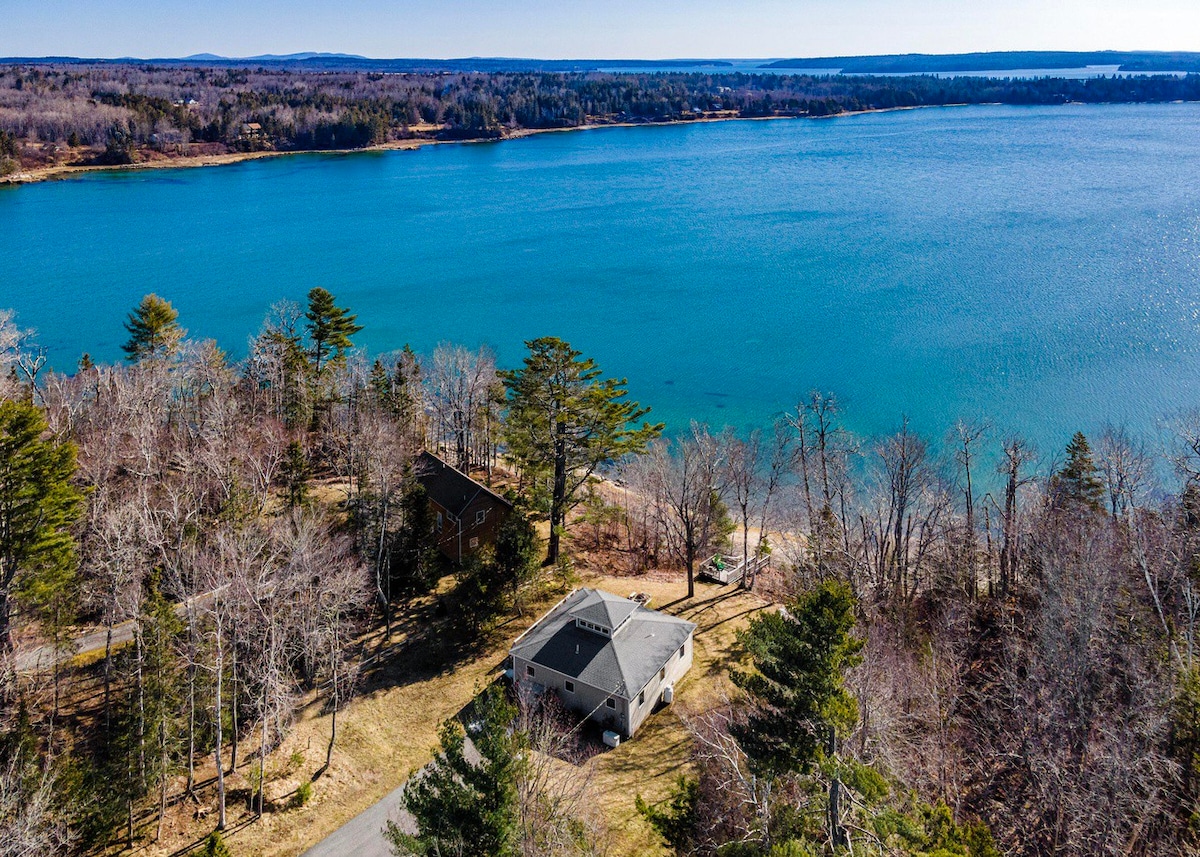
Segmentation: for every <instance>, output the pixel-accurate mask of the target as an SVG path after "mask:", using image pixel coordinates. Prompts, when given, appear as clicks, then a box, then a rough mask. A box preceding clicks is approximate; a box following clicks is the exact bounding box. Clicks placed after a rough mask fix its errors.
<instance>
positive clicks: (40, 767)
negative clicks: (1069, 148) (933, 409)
mask: <svg viewBox="0 0 1200 857" xmlns="http://www.w3.org/2000/svg"><path fill="white" fill-rule="evenodd" d="M297 297H304V296H301V295H298V296H297ZM122 321H123V322H124V329H125V331H126V333H127V335H128V336H127V340H126V342H125V345H124V351H125V359H124V360H122V361H121V362H120V363H117V364H112V365H97V364H95V363H94V362H93V361H92V360H91V359H90V358H88V357H87V356H86V355H85V356H84V357H83V358H82V359H81V360H80V362H79V365H78V367H77V369H76V370H75V371H73V372H71V373H60V372H55V371H51V370H50V369H48V368H47V361H46V354H45V351H44V349H42V348H41V347H39V345H38V337H37V334H36V332H34V331H30V330H26V329H23V328H22V327H21V326H20V325H19V324H18V322H17V319H16V317H15V316H14V315H13V314H12V313H11V312H3V313H0V726H2V727H3V731H2V732H0V848H3V849H5V851H4V853H10V854H22V855H24V854H39V855H72V854H112V853H134V852H136V853H144V854H163V855H166V854H182V853H191V852H197V853H204V854H211V855H217V854H225V855H228V854H245V855H250V854H254V855H269V857H274V856H275V855H278V857H284V855H287V857H292V855H296V854H299V853H301V852H303V851H304V850H305V849H306V848H308V847H309V846H311V845H312V844H313V843H315V842H317V841H320V840H321V839H322V838H324V837H325V836H327V835H328V834H329V833H331V832H332V831H334V830H336V829H337V828H338V827H339V826H340V825H342V824H343V823H344V822H345V820H346V819H347V818H350V817H352V816H354V815H355V814H356V813H359V812H361V811H362V810H364V809H366V808H367V807H369V806H371V805H372V804H374V803H375V802H376V801H378V800H380V799H381V798H382V797H383V796H384V795H385V794H387V793H389V792H390V791H391V790H392V789H394V788H396V787H397V786H399V785H400V784H402V783H403V782H405V781H406V780H407V779H408V778H409V777H410V776H411V775H412V774H413V773H414V772H416V771H418V770H420V769H422V768H425V770H426V771H427V773H426V774H425V775H423V776H422V779H421V780H419V781H418V782H420V783H421V785H420V786H419V787H418V788H416V789H413V790H412V791H411V793H410V797H406V798H404V801H405V805H406V806H407V807H408V809H409V811H410V814H411V818H410V819H409V820H408V821H406V822H404V826H403V827H401V826H400V825H399V824H397V825H393V826H390V827H389V829H388V834H387V836H388V838H389V839H390V841H391V843H392V846H393V849H394V851H393V853H395V854H397V855H412V854H460V855H467V854H479V855H506V857H516V855H521V857H551V855H555V857H558V856H559V855H564V857H565V855H580V857H583V855H594V857H602V855H617V854H620V855H625V854H639V855H666V854H677V855H703V857H809V856H810V855H812V856H815V855H849V854H854V855H863V857H905V855H907V857H929V855H938V857H998V855H999V854H1001V853H1003V854H1009V855H1019V857H1026V855H1027V856H1028V857H1036V855H1049V854H1053V855H1060V857H1093V855H1114V857H1115V855H1145V857H1150V855H1162V854H1193V853H1196V849H1197V848H1198V847H1200V833H1198V829H1197V824H1196V818H1197V814H1198V812H1200V665H1197V662H1196V647H1197V643H1198V640H1197V637H1196V634H1197V616H1198V613H1200V599H1198V598H1197V589H1196V587H1197V582H1198V573H1197V560H1196V558H1197V556H1198V555H1200V417H1198V416H1197V414H1196V413H1195V412H1192V413H1188V414H1185V415H1184V416H1182V417H1180V418H1179V419H1178V420H1177V421H1176V423H1175V424H1174V429H1175V431H1174V434H1173V436H1172V437H1171V439H1170V440H1169V442H1168V443H1167V444H1165V445H1164V446H1162V447H1161V448H1158V449H1157V450H1152V449H1151V448H1150V447H1148V446H1147V444H1146V442H1145V441H1144V440H1143V439H1141V438H1138V437H1136V436H1132V435H1130V434H1129V433H1128V432H1125V431H1122V430H1120V429H1117V428H1107V429H1104V430H1103V431H1100V432H1097V433H1096V434H1095V435H1094V436H1093V437H1090V438H1089V437H1085V436H1084V435H1083V434H1081V433H1075V434H1074V435H1073V436H1071V437H1066V436H1064V437H1063V438H1062V446H1061V447H1059V448H1057V449H1045V450H1041V451H1038V450H1035V449H1034V448H1033V447H1032V446H1031V444H1030V443H1029V442H1028V441H1026V440H1024V439H1023V438H1022V437H1021V435H1020V428H1021V427H1020V426H1019V425H1000V424H990V423H987V422H968V421H957V422H955V423H953V424H952V425H948V426H947V427H946V428H947V433H946V434H945V436H944V437H941V438H926V437H922V436H920V435H918V434H917V433H915V432H914V431H913V430H912V429H911V427H910V426H909V425H908V424H907V422H906V421H905V420H904V419H903V418H902V417H901V416H900V415H897V420H896V424H895V429H894V430H893V431H890V432H887V433H885V434H883V435H880V436H877V437H862V436H857V435H855V434H854V433H853V432H852V431H850V430H849V429H848V428H847V420H846V414H845V412H844V410H843V408H842V406H841V404H840V403H839V401H838V399H837V397H836V396H835V395H833V394H831V393H827V392H820V391H813V392H803V391H797V396H796V399H795V400H794V401H793V402H791V403H785V402H781V403H780V407H781V409H782V410H781V412H780V415H779V417H778V418H777V419H776V420H775V421H774V422H769V421H768V422H764V424H763V425H762V426H761V427H760V428H758V429H757V430H754V431H750V432H735V431H733V430H730V429H722V428H721V427H718V426H712V427H709V426H704V425H700V424H692V425H690V426H672V427H669V429H670V430H668V431H664V426H662V425H661V424H659V423H657V422H655V421H654V420H653V416H652V414H653V412H652V410H651V407H650V404H649V403H636V402H632V401H630V400H629V399H628V397H627V391H626V385H625V381H624V380H622V379H619V378H616V377H612V376H609V375H608V374H607V372H606V369H611V368H612V367H600V366H598V365H597V364H596V362H595V361H594V360H592V359H590V358H588V357H587V356H586V355H584V354H582V353H580V352H579V351H577V350H575V349H573V348H572V347H571V346H570V345H569V344H568V343H566V342H564V341H562V340H560V339H557V338H555V337H553V336H544V337H540V338H538V339H534V340H531V341H529V342H527V343H526V353H525V355H524V357H523V360H522V361H521V362H520V363H519V364H518V365H515V366H511V367H508V368H502V367H498V366H497V365H496V360H495V356H494V355H493V354H492V352H490V351H489V350H488V349H487V348H486V347H484V348H479V349H469V348H466V347H463V346H458V345H453V344H450V343H446V344H443V345H440V346H438V347H437V348H436V349H435V350H434V351H433V352H432V353H430V354H417V353H414V352H413V351H412V350H411V349H409V348H406V347H399V348H397V350H395V351H392V352H389V353H384V354H377V355H367V354H365V353H363V352H362V351H361V350H360V349H358V348H356V347H355V342H354V341H355V339H356V337H357V336H358V334H359V333H360V332H361V331H362V330H363V329H364V328H365V326H366V325H369V324H370V319H367V318H360V317H359V315H358V314H356V313H355V312H353V311H351V308H349V307H346V306H344V305H342V304H341V303H340V302H339V301H338V299H337V298H336V297H335V296H334V295H333V294H331V293H330V292H329V291H327V290H326V289H324V288H321V287H319V286H317V287H313V288H311V289H310V290H309V291H308V292H307V296H306V300H305V301H304V302H303V303H293V302H290V301H283V302H281V303H279V304H277V305H276V306H274V307H272V308H271V309H270V310H269V311H268V312H267V314H266V317H265V319H264V322H263V325H262V327H261V329H260V331H259V333H258V334H257V335H256V336H255V337H254V339H253V341H252V343H251V346H250V348H249V354H248V355H247V356H246V357H245V359H243V360H241V361H239V362H232V361H231V360H229V359H228V357H227V356H226V354H225V353H224V352H223V351H222V350H221V348H219V347H218V345H217V343H215V342H212V341H199V340H196V339H194V338H191V337H189V336H188V333H187V331H186V329H185V327H184V324H185V323H186V322H187V319H184V318H180V316H179V314H178V313H177V311H176V310H175V308H174V307H173V306H172V305H171V303H170V301H169V300H167V299H165V298H163V297H161V296H158V295H154V294H150V295H146V296H145V297H144V298H143V299H142V300H141V301H140V303H138V304H137V305H136V306H134V307H131V308H130V309H129V311H128V313H127V314H126V315H124V318H123V319H122V317H120V315H114V317H111V318H109V319H108V320H107V322H105V321H104V320H103V319H97V323H98V324H103V323H108V324H111V325H113V326H114V327H117V326H119V325H121V323H122ZM118 329H119V328H118ZM397 345H399V343H397ZM1103 417H1104V415H1103V414H1098V415H1097V416H1096V418H1097V421H1100V420H1102V419H1103ZM430 455H436V456H441V457H442V459H443V460H444V461H445V462H447V466H453V467H455V468H457V469H458V472H459V473H460V474H461V475H462V477H463V478H467V474H470V476H472V477H474V478H475V479H476V480H478V485H479V490H484V485H486V486H488V487H487V489H486V490H488V491H491V492H493V493H494V494H495V496H497V497H501V496H503V497H504V498H505V500H504V502H506V503H507V504H509V506H510V507H511V509H512V514H510V515H508V517H506V518H505V520H504V522H503V523H502V525H501V526H500V527H499V529H498V531H497V533H496V535H495V542H494V545H487V546H485V547H484V548H482V549H481V550H479V552H478V553H476V554H474V555H472V556H471V557H470V558H469V559H467V560H466V561H461V562H448V561H447V558H446V556H445V554H444V553H439V547H438V545H439V544H440V539H441V537H442V533H443V526H444V525H447V522H446V521H444V520H443V517H442V513H441V512H437V513H436V517H435V512H434V506H433V505H432V504H431V502H430V500H431V496H432V495H431V494H430V493H429V490H428V489H427V488H426V487H425V486H426V483H425V482H424V481H423V478H422V470H421V469H420V465H419V464H418V462H419V461H421V460H423V459H424V460H428V456H430ZM450 523H451V524H452V523H453V522H450ZM716 557H720V558H721V559H722V561H727V562H728V563H730V564H737V563H742V564H743V565H745V564H746V563H748V561H749V559H750V558H754V560H755V564H754V568H755V569H756V571H755V573H754V574H751V575H747V576H744V577H742V578H741V580H739V581H737V582H732V583H726V584H721V583H719V582H705V581H703V580H702V579H701V575H700V573H701V571H702V570H703V568H704V567H705V566H706V565H708V567H709V568H712V567H714V566H713V565H712V563H713V562H714V561H715V559H716ZM581 585H586V586H589V587H597V588H602V589H605V590H607V591H609V592H619V593H624V592H633V593H635V594H637V595H638V596H639V598H641V599H642V600H643V601H644V600H646V599H652V600H653V602H654V604H655V606H656V607H657V608H658V609H660V610H662V611H665V612H669V613H671V614H673V615H674V616H676V617H679V618H681V619H684V620H685V621H687V622H690V623H693V624H694V625H695V640H694V641H695V648H694V657H695V665H694V666H693V668H692V670H691V673H690V674H689V675H688V676H687V677H685V678H684V679H683V680H682V681H681V682H680V683H679V685H678V688H677V691H678V692H677V693H675V694H673V697H672V699H670V700H666V702H667V703H669V704H665V705H663V706H660V707H659V708H658V709H657V710H656V711H655V712H654V713H653V714H651V716H650V720H649V721H648V725H647V726H646V727H644V728H643V730H642V731H641V732H640V733H639V734H638V735H637V736H636V737H635V738H633V739H632V740H630V741H627V742H625V743H622V744H621V746H620V747H618V748H616V749H611V750H609V749H604V748H603V745H602V744H601V742H600V735H599V730H598V729H592V728H590V727H589V726H587V725H585V724H582V723H581V722H580V721H579V720H578V718H577V717H576V716H572V715H571V714H570V713H569V711H568V710H567V709H566V708H565V707H563V705H560V704H558V703H557V702H556V699H557V697H555V696H554V694H553V693H547V694H546V695H545V696H544V697H542V698H541V699H537V698H530V697H525V696H521V694H519V693H516V694H515V695H514V696H513V697H509V696H506V694H505V692H504V688H505V687H507V685H506V684H505V683H504V681H503V679H502V678H501V675H502V671H503V669H504V664H505V658H506V653H507V651H508V647H509V646H510V645H512V642H513V640H514V639H518V638H519V636H520V635H521V634H522V633H523V632H524V631H525V630H526V629H528V628H529V627H530V625H531V624H532V623H533V621H534V619H535V617H537V616H538V615H540V614H541V613H542V612H543V611H545V610H547V609H549V608H550V607H552V606H553V605H554V604H556V603H558V602H560V601H561V599H563V598H564V597H565V596H566V594H567V593H569V592H571V591H572V590H573V589H575V588H576V587H578V586H581ZM529 675H531V676H532V675H533V673H532V671H530V672H529ZM492 685H495V686H494V687H492ZM564 703H565V700H564ZM468 733H469V734H470V736H471V739H472V742H473V746H474V747H476V748H478V755H479V757H480V758H479V760H478V761H477V762H469V761H467V760H466V759H467V756H466V751H465V749H464V747H465V743H464V742H465V736H466V735H467V734H468ZM431 759H432V761H431ZM426 766H428V767H426ZM376 830H377V832H378V833H379V836H381V837H382V836H383V833H382V831H378V824H377V825H376Z"/></svg>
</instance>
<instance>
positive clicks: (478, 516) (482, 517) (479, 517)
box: [475, 509, 487, 527]
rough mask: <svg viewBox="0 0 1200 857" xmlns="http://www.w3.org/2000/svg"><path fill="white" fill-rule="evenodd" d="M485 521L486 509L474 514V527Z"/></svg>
mask: <svg viewBox="0 0 1200 857" xmlns="http://www.w3.org/2000/svg"><path fill="white" fill-rule="evenodd" d="M485 520H487V509H481V510H480V511H478V512H476V513H475V526H477V527H478V526H479V525H480V524H482V523H483V522H484V521H485Z"/></svg>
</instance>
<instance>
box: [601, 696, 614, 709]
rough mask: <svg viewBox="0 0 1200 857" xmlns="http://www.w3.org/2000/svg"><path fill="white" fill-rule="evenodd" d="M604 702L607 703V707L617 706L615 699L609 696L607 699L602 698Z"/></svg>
mask: <svg viewBox="0 0 1200 857" xmlns="http://www.w3.org/2000/svg"><path fill="white" fill-rule="evenodd" d="M604 704H605V705H607V706H608V707H609V708H616V707H617V701H616V700H615V699H613V698H612V697H611V696H610V697H609V698H608V699H606V700H604Z"/></svg>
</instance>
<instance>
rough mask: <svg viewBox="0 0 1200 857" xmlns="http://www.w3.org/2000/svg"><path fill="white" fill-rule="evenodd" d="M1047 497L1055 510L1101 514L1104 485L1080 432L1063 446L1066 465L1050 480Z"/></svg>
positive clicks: (1086, 441) (1090, 451) (1088, 447)
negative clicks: (1071, 509) (1071, 508)
mask: <svg viewBox="0 0 1200 857" xmlns="http://www.w3.org/2000/svg"><path fill="white" fill-rule="evenodd" d="M1050 497H1051V499H1052V501H1053V502H1054V504H1055V505H1056V506H1058V507H1059V508H1065V507H1074V508H1077V509H1088V510H1091V511H1095V512H1102V511H1104V482H1103V481H1101V479H1100V471H1099V469H1098V468H1097V467H1096V463H1095V462H1094V461H1093V460H1092V447H1091V444H1089V443H1088V439H1087V438H1086V437H1084V435H1083V432H1078V431H1077V432H1075V436H1074V437H1072V438H1071V442H1070V443H1068V444H1067V462H1066V464H1064V465H1063V466H1062V468H1061V469H1060V470H1059V471H1058V472H1057V473H1055V474H1054V476H1053V477H1052V478H1051V480H1050Z"/></svg>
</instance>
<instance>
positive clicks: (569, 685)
mask: <svg viewBox="0 0 1200 857" xmlns="http://www.w3.org/2000/svg"><path fill="white" fill-rule="evenodd" d="M563 689H564V690H566V692H567V693H574V692H575V682H573V681H569V680H568V681H565V682H563Z"/></svg>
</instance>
